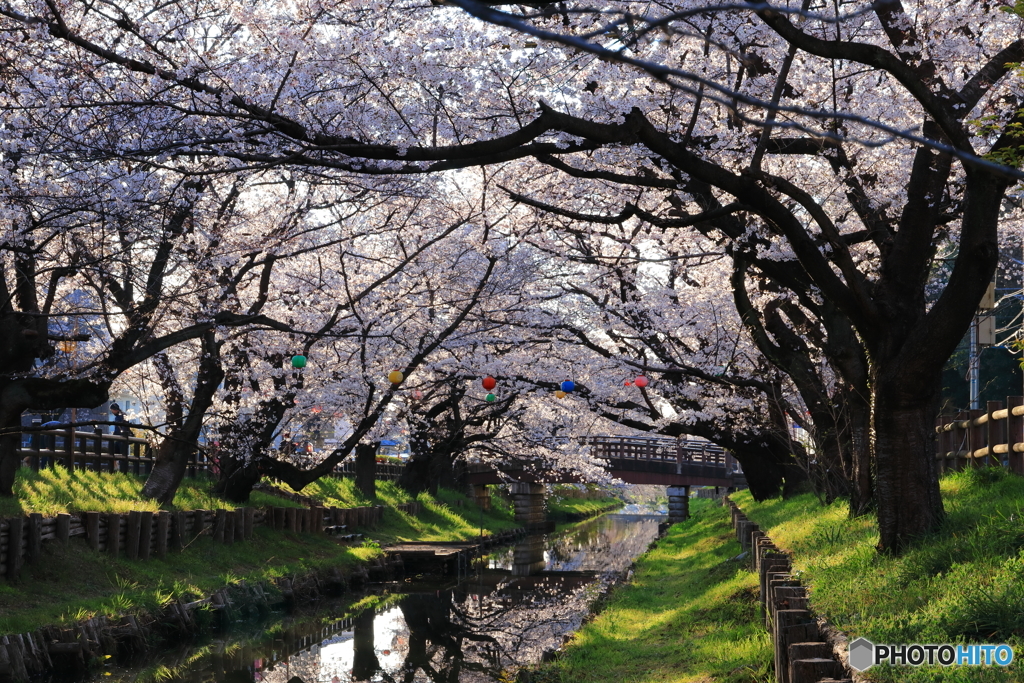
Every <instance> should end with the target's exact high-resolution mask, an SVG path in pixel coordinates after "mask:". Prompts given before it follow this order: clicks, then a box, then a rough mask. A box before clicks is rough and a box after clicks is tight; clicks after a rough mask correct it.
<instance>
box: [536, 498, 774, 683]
mask: <svg viewBox="0 0 1024 683" xmlns="http://www.w3.org/2000/svg"><path fill="white" fill-rule="evenodd" d="M690 506H691V511H692V518H691V519H690V520H689V521H687V522H684V523H682V524H676V525H674V526H673V527H671V529H670V530H669V532H668V535H667V536H665V537H664V538H662V539H661V540H660V541H659V542H658V543H657V545H656V546H655V547H654V548H653V549H652V550H651V551H650V552H648V553H647V554H645V555H644V556H643V557H641V558H640V559H639V560H637V563H636V570H635V574H634V576H633V580H632V581H631V582H630V583H629V584H627V585H624V586H621V587H619V588H616V589H615V590H614V591H613V592H612V593H611V595H610V596H609V599H608V601H607V602H606V603H605V605H604V607H603V608H602V609H601V611H600V613H599V614H598V615H597V616H596V617H595V618H594V620H593V621H591V622H590V623H588V624H587V625H586V626H584V627H583V629H581V630H580V631H579V632H578V633H577V634H576V635H575V636H574V638H573V640H572V641H571V643H570V644H569V645H568V647H567V649H566V651H565V653H564V655H563V656H562V657H561V658H560V659H558V660H557V661H555V662H553V663H551V664H548V665H545V667H544V668H543V669H542V670H541V671H539V672H537V676H536V677H535V678H534V680H541V681H550V682H551V683H554V682H556V681H557V682H558V683H599V682H602V681H607V682H608V683H623V682H625V681H629V682H630V683H655V682H662V681H673V682H678V683H684V682H689V683H698V682H701V683H707V682H709V681H726V682H729V683H740V682H762V681H768V680H769V678H771V656H772V655H771V649H770V644H769V641H768V636H767V634H766V633H765V631H764V628H763V626H762V625H761V623H760V621H759V619H758V616H757V598H756V590H757V580H756V578H755V576H754V575H753V574H752V573H751V572H749V571H747V569H746V567H745V566H744V564H742V563H741V562H738V561H734V560H731V559H730V558H731V557H733V556H735V555H737V554H738V553H739V552H740V548H739V544H738V543H737V542H736V540H735V536H734V535H733V533H732V529H731V527H730V525H729V514H728V510H727V509H726V508H724V507H720V506H718V505H715V504H714V503H713V502H712V501H709V500H693V501H691V503H690ZM771 680H774V678H771Z"/></svg>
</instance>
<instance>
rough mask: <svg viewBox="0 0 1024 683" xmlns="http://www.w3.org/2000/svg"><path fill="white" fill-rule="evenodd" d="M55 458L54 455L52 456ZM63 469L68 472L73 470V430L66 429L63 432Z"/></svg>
mask: <svg viewBox="0 0 1024 683" xmlns="http://www.w3.org/2000/svg"><path fill="white" fill-rule="evenodd" d="M54 456H55V457H56V454H54ZM64 467H66V468H67V469H68V471H69V472H71V471H72V470H74V469H75V428H74V427H68V428H67V431H66V432H64Z"/></svg>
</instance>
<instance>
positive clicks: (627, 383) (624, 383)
mask: <svg viewBox="0 0 1024 683" xmlns="http://www.w3.org/2000/svg"><path fill="white" fill-rule="evenodd" d="M622 386H624V387H631V386H633V383H632V382H630V381H629V380H628V379H627V380H626V381H625V382H623V383H622Z"/></svg>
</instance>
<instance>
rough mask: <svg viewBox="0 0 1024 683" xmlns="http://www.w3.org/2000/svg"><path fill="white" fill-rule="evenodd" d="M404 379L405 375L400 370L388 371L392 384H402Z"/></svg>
mask: <svg viewBox="0 0 1024 683" xmlns="http://www.w3.org/2000/svg"><path fill="white" fill-rule="evenodd" d="M403 379H405V375H403V374H402V373H401V372H400V371H398V370H392V371H391V372H389V373H388V381H389V382H391V383H392V384H401V383H402V380H403Z"/></svg>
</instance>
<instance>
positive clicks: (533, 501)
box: [509, 482, 547, 528]
mask: <svg viewBox="0 0 1024 683" xmlns="http://www.w3.org/2000/svg"><path fill="white" fill-rule="evenodd" d="M509 491H510V492H511V494H512V510H513V511H514V512H515V520H516V522H518V523H519V524H522V525H523V526H524V527H527V528H529V527H539V526H543V525H544V520H545V519H546V518H547V506H546V505H545V503H544V484H528V483H524V482H516V483H515V484H510V485H509Z"/></svg>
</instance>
